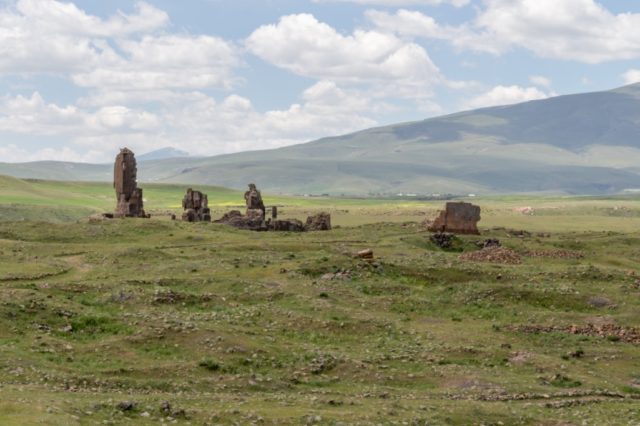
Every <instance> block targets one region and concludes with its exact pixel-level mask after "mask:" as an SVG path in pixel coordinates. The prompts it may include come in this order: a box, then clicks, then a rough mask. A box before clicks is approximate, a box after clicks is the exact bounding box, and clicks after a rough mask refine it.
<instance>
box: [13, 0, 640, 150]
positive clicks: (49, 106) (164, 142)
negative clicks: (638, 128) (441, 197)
mask: <svg viewBox="0 0 640 426" xmlns="http://www.w3.org/2000/svg"><path fill="white" fill-rule="evenodd" d="M638 28H640V3H638V2H637V1H631V0H617V1H607V2H604V1H600V2H597V1H595V0H309V1H306V0H264V1H258V0H243V1H238V0H235V1H230V0H189V1H178V0H146V1H140V2H133V1H124V0H110V1H108V2H102V1H101V2H96V1H94V0H78V1H75V2H69V1H57V0H0V161H9V162H15V161H33V160H67V161H87V162H106V161H110V160H111V159H112V157H113V156H114V155H115V153H116V152H117V150H118V148H119V147H123V146H128V147H130V148H132V149H133V150H134V151H135V152H139V153H143V152H148V151H151V150H153V149H157V148H162V147H165V146H173V147H176V148H180V149H183V150H186V151H188V152H190V153H192V154H194V155H216V154H222V153H230V152H237V151H242V150H252V149H267V148H274V147H279V146H285V145H290V144H295V143H301V142H306V141H309V140H313V139H316V138H319V137H323V136H330V135H336V134H343V133H347V132H351V131H355V130H359V129H363V128H367V127H372V126H376V125H384V124H390V123H395V122H401V121H411V120H420V119H424V118H427V117H432V116H437V115H442V114H447V113H451V112H456V111H460V110H464V109H470V108H477V107H483V106H491V105H502V104H510V103H515V102H522V101H527V100H533V99H542V98H545V97H549V96H555V95H562V94H569V93H578V92H588V91H597V90H607V89H611V88H615V87H618V86H622V85H625V84H630V83H634V82H638V81H640V63H639V59H640V30H639V29H638Z"/></svg>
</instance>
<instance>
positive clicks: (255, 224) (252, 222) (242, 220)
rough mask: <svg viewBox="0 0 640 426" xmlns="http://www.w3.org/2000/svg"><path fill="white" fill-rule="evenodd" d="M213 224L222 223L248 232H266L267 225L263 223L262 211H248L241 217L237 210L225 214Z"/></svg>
mask: <svg viewBox="0 0 640 426" xmlns="http://www.w3.org/2000/svg"><path fill="white" fill-rule="evenodd" d="M215 223H223V224H225V225H229V226H233V227H234V228H238V229H246V230H250V231H266V230H267V229H268V228H267V224H266V223H265V221H264V215H263V213H262V210H256V209H249V210H247V214H246V215H243V214H242V213H240V212H239V211H238V210H232V211H230V212H228V213H225V214H224V216H222V218H220V219H218V220H216V221H215Z"/></svg>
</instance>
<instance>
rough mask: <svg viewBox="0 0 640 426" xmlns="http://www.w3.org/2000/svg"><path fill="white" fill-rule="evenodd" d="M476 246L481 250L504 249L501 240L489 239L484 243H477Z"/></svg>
mask: <svg viewBox="0 0 640 426" xmlns="http://www.w3.org/2000/svg"><path fill="white" fill-rule="evenodd" d="M475 245H476V246H478V247H479V248H481V249H483V248H489V247H502V244H501V243H500V240H498V239H496V238H487V239H486V240H483V241H476V242H475Z"/></svg>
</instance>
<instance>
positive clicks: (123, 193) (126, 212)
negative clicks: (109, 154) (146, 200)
mask: <svg viewBox="0 0 640 426" xmlns="http://www.w3.org/2000/svg"><path fill="white" fill-rule="evenodd" d="M137 174H138V169H137V167H136V158H135V155H134V154H133V152H132V151H131V150H129V149H128V148H123V149H121V150H120V153H119V154H118V156H117V157H116V162H115V164H114V166H113V187H114V188H115V190H116V198H117V200H118V205H117V207H116V213H115V216H116V217H147V216H146V214H145V212H144V207H143V203H142V189H141V188H138V183H137Z"/></svg>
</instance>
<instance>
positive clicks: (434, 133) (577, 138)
mask: <svg viewBox="0 0 640 426" xmlns="http://www.w3.org/2000/svg"><path fill="white" fill-rule="evenodd" d="M141 157H143V156H141ZM141 157H139V159H140V158H141ZM141 162H143V164H141V166H140V167H139V168H138V169H139V178H140V180H141V181H143V182H144V181H148V182H167V183H184V184H191V185H197V184H213V185H221V186H226V187H230V188H243V187H244V186H245V185H246V183H248V182H256V183H258V185H259V186H260V187H261V188H262V189H264V190H268V191H271V192H280V193H298V194H300V193H331V194H337V195H338V194H345V195H356V194H358V195H362V194H371V193H385V194H389V193H396V192H405V193H407V192H411V193H421V194H427V193H458V194H464V193H468V192H474V193H518V192H558V193H569V194H600V193H615V192H621V191H624V190H627V189H636V188H640V166H639V164H640V84H635V85H629V86H623V87H620V88H617V89H613V90H609V91H603V92H593V93H583V94H573V95H563V96H558V97H554V98H548V99H543V100H535V101H529V102H524V103H519V104H514V105H505V106H496V107H487V108H481V109H476V110H469V111H462V112H457V113H454V114H448V115H445V116H441V117H434V118H429V119H425V120H420V121H413V122H405V123H399V124H392V125H388V126H379V127H375V128H371V129H365V130H361V131H358V132H353V133H350V134H346V135H342V136H334V137H326V138H322V139H318V140H315V141H311V142H307V143H304V144H298V145H292V146H287V147H282V148H277V149H272V150H263V151H250V152H241V153H234V154H226V155H220V156H215V157H200V158H193V157H189V160H188V162H185V160H184V158H163V159H155V160H142V161H141ZM0 173H3V174H8V175H12V176H16V177H21V178H51V177H55V178H62V179H63V180H65V179H64V177H65V176H66V177H68V179H66V180H109V179H110V178H111V177H110V173H111V167H110V166H109V165H107V166H105V165H86V164H84V165H79V164H73V163H55V162H47V163H46V164H43V163H39V164H38V167H34V166H33V164H31V165H30V164H29V163H23V164H17V165H15V164H14V165H11V164H6V163H4V164H2V163H0Z"/></svg>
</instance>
